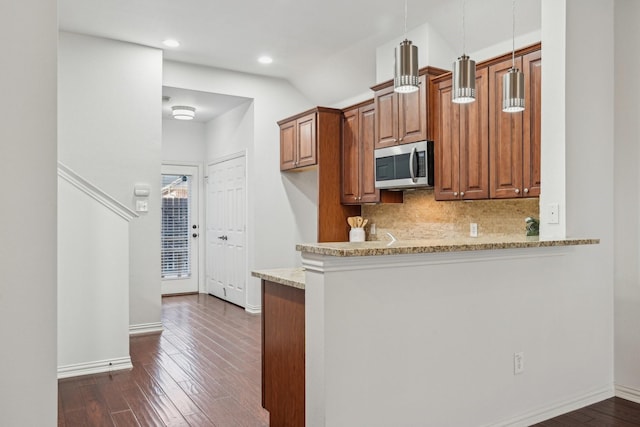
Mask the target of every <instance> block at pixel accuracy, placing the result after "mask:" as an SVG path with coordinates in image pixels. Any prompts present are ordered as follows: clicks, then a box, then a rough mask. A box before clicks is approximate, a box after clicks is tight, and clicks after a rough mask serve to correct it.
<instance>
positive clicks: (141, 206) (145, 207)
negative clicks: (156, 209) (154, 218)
mask: <svg viewBox="0 0 640 427" xmlns="http://www.w3.org/2000/svg"><path fill="white" fill-rule="evenodd" d="M148 211H149V201H148V200H146V199H142V200H136V212H148Z"/></svg>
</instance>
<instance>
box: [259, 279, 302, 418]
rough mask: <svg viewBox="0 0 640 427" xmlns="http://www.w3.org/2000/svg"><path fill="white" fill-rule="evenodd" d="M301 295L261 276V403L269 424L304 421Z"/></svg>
mask: <svg viewBox="0 0 640 427" xmlns="http://www.w3.org/2000/svg"><path fill="white" fill-rule="evenodd" d="M304 296H305V291H304V289H299V288H295V287H293V286H288V285H283V284H279V283H275V282H271V281H268V280H264V279H263V280H262V406H263V407H264V408H265V409H266V410H267V411H269V425H271V426H291V427H296V426H301V427H302V426H304V425H305V331H304V328H305V318H304V304H305V302H304Z"/></svg>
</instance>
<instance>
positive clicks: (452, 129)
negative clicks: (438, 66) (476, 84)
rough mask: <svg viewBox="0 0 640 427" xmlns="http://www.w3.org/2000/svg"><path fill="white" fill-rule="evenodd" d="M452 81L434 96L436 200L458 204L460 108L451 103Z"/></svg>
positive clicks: (443, 84) (445, 82)
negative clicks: (456, 201) (451, 201)
mask: <svg viewBox="0 0 640 427" xmlns="http://www.w3.org/2000/svg"><path fill="white" fill-rule="evenodd" d="M451 86H452V81H451V79H448V80H445V81H443V82H441V83H439V84H438V85H437V87H436V88H435V90H434V92H433V108H434V113H435V114H434V123H433V128H434V155H435V159H434V168H435V188H434V194H435V199H436V200H457V199H458V192H459V188H460V126H459V123H460V107H459V105H458V104H455V103H453V102H451V90H452V87H451Z"/></svg>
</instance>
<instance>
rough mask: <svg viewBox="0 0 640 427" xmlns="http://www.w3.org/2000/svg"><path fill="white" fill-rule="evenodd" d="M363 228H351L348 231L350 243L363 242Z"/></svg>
mask: <svg viewBox="0 0 640 427" xmlns="http://www.w3.org/2000/svg"><path fill="white" fill-rule="evenodd" d="M364 237H365V235H364V228H352V229H351V230H349V241H350V242H364Z"/></svg>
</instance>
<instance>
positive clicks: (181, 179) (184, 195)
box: [160, 175, 191, 279]
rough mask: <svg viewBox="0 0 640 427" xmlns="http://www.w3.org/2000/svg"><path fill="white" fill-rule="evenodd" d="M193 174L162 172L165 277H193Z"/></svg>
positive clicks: (162, 253) (163, 276)
mask: <svg viewBox="0 0 640 427" xmlns="http://www.w3.org/2000/svg"><path fill="white" fill-rule="evenodd" d="M190 205H191V177H190V176H184V175H162V235H161V239H160V240H161V246H162V250H161V266H162V278H163V279H178V278H187V277H190V276H191V239H190V238H189V232H190V230H189V229H190V225H191V212H190Z"/></svg>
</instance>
